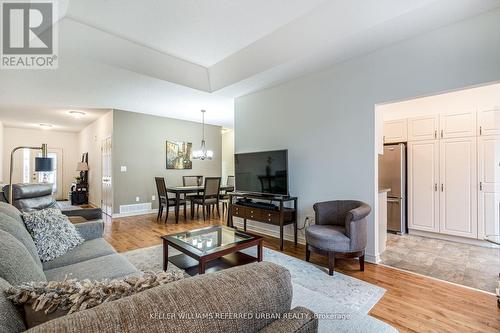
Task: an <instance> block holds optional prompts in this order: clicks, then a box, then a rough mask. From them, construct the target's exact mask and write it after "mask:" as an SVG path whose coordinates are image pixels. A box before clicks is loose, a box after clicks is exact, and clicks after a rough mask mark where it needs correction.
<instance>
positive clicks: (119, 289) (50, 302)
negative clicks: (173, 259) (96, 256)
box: [5, 271, 184, 327]
mask: <svg viewBox="0 0 500 333" xmlns="http://www.w3.org/2000/svg"><path fill="white" fill-rule="evenodd" d="M183 278H184V273H183V272H182V271H172V272H159V273H152V272H145V273H144V274H143V275H141V276H130V277H127V278H124V279H116V280H103V281H91V280H83V281H78V280H76V279H71V280H64V281H49V282H29V283H25V284H23V285H21V286H18V287H10V288H9V289H7V290H6V291H5V292H6V294H7V296H8V298H9V299H10V300H12V302H14V304H17V305H24V307H25V310H26V318H25V319H26V322H27V324H28V326H29V327H33V326H36V325H39V324H41V323H43V322H45V321H48V320H51V319H54V318H57V317H60V316H62V315H65V314H70V313H73V312H77V311H82V310H85V309H89V308H93V307H95V306H97V305H99V304H102V303H106V302H111V301H114V300H117V299H120V298H123V297H126V296H130V295H133V294H135V293H138V292H141V291H144V290H147V289H150V288H153V287H157V286H159V285H162V284H166V283H169V282H173V281H177V280H180V279H183Z"/></svg>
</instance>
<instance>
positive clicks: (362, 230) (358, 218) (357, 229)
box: [345, 203, 372, 250]
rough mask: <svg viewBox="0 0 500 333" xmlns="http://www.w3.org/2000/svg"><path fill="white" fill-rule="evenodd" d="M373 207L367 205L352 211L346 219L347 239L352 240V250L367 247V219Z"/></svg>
mask: <svg viewBox="0 0 500 333" xmlns="http://www.w3.org/2000/svg"><path fill="white" fill-rule="evenodd" d="M371 210H372V209H371V207H370V206H369V205H367V204H365V203H363V204H362V205H361V206H359V207H356V208H354V209H351V210H350V211H349V212H348V213H347V215H346V219H345V230H346V234H347V237H349V239H350V240H351V244H350V248H351V249H352V250H362V249H364V248H365V247H366V240H367V232H368V231H367V221H366V217H367V216H368V215H369V214H370V212H371Z"/></svg>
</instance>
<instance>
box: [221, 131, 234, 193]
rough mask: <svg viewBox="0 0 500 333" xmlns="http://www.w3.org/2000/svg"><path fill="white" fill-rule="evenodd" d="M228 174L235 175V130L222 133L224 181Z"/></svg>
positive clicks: (223, 181)
mask: <svg viewBox="0 0 500 333" xmlns="http://www.w3.org/2000/svg"><path fill="white" fill-rule="evenodd" d="M227 176H234V130H227V132H225V133H224V134H222V183H223V184H225V183H226V181H227Z"/></svg>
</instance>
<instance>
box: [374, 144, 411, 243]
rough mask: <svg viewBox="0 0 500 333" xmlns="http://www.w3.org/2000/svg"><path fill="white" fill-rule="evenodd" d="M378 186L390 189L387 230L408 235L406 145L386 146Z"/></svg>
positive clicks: (380, 156) (380, 158)
mask: <svg viewBox="0 0 500 333" xmlns="http://www.w3.org/2000/svg"><path fill="white" fill-rule="evenodd" d="M378 185H379V187H380V188H390V189H391V190H390V191H389V192H388V193H387V230H388V231H392V232H396V233H399V234H404V233H406V230H407V227H406V145H405V144H404V143H398V144H390V145H385V146H384V154H383V155H379V159H378Z"/></svg>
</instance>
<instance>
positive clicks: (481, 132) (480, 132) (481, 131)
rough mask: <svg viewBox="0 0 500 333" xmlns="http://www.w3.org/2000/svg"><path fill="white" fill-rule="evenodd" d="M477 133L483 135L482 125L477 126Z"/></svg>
mask: <svg viewBox="0 0 500 333" xmlns="http://www.w3.org/2000/svg"><path fill="white" fill-rule="evenodd" d="M479 135H483V126H479Z"/></svg>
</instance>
